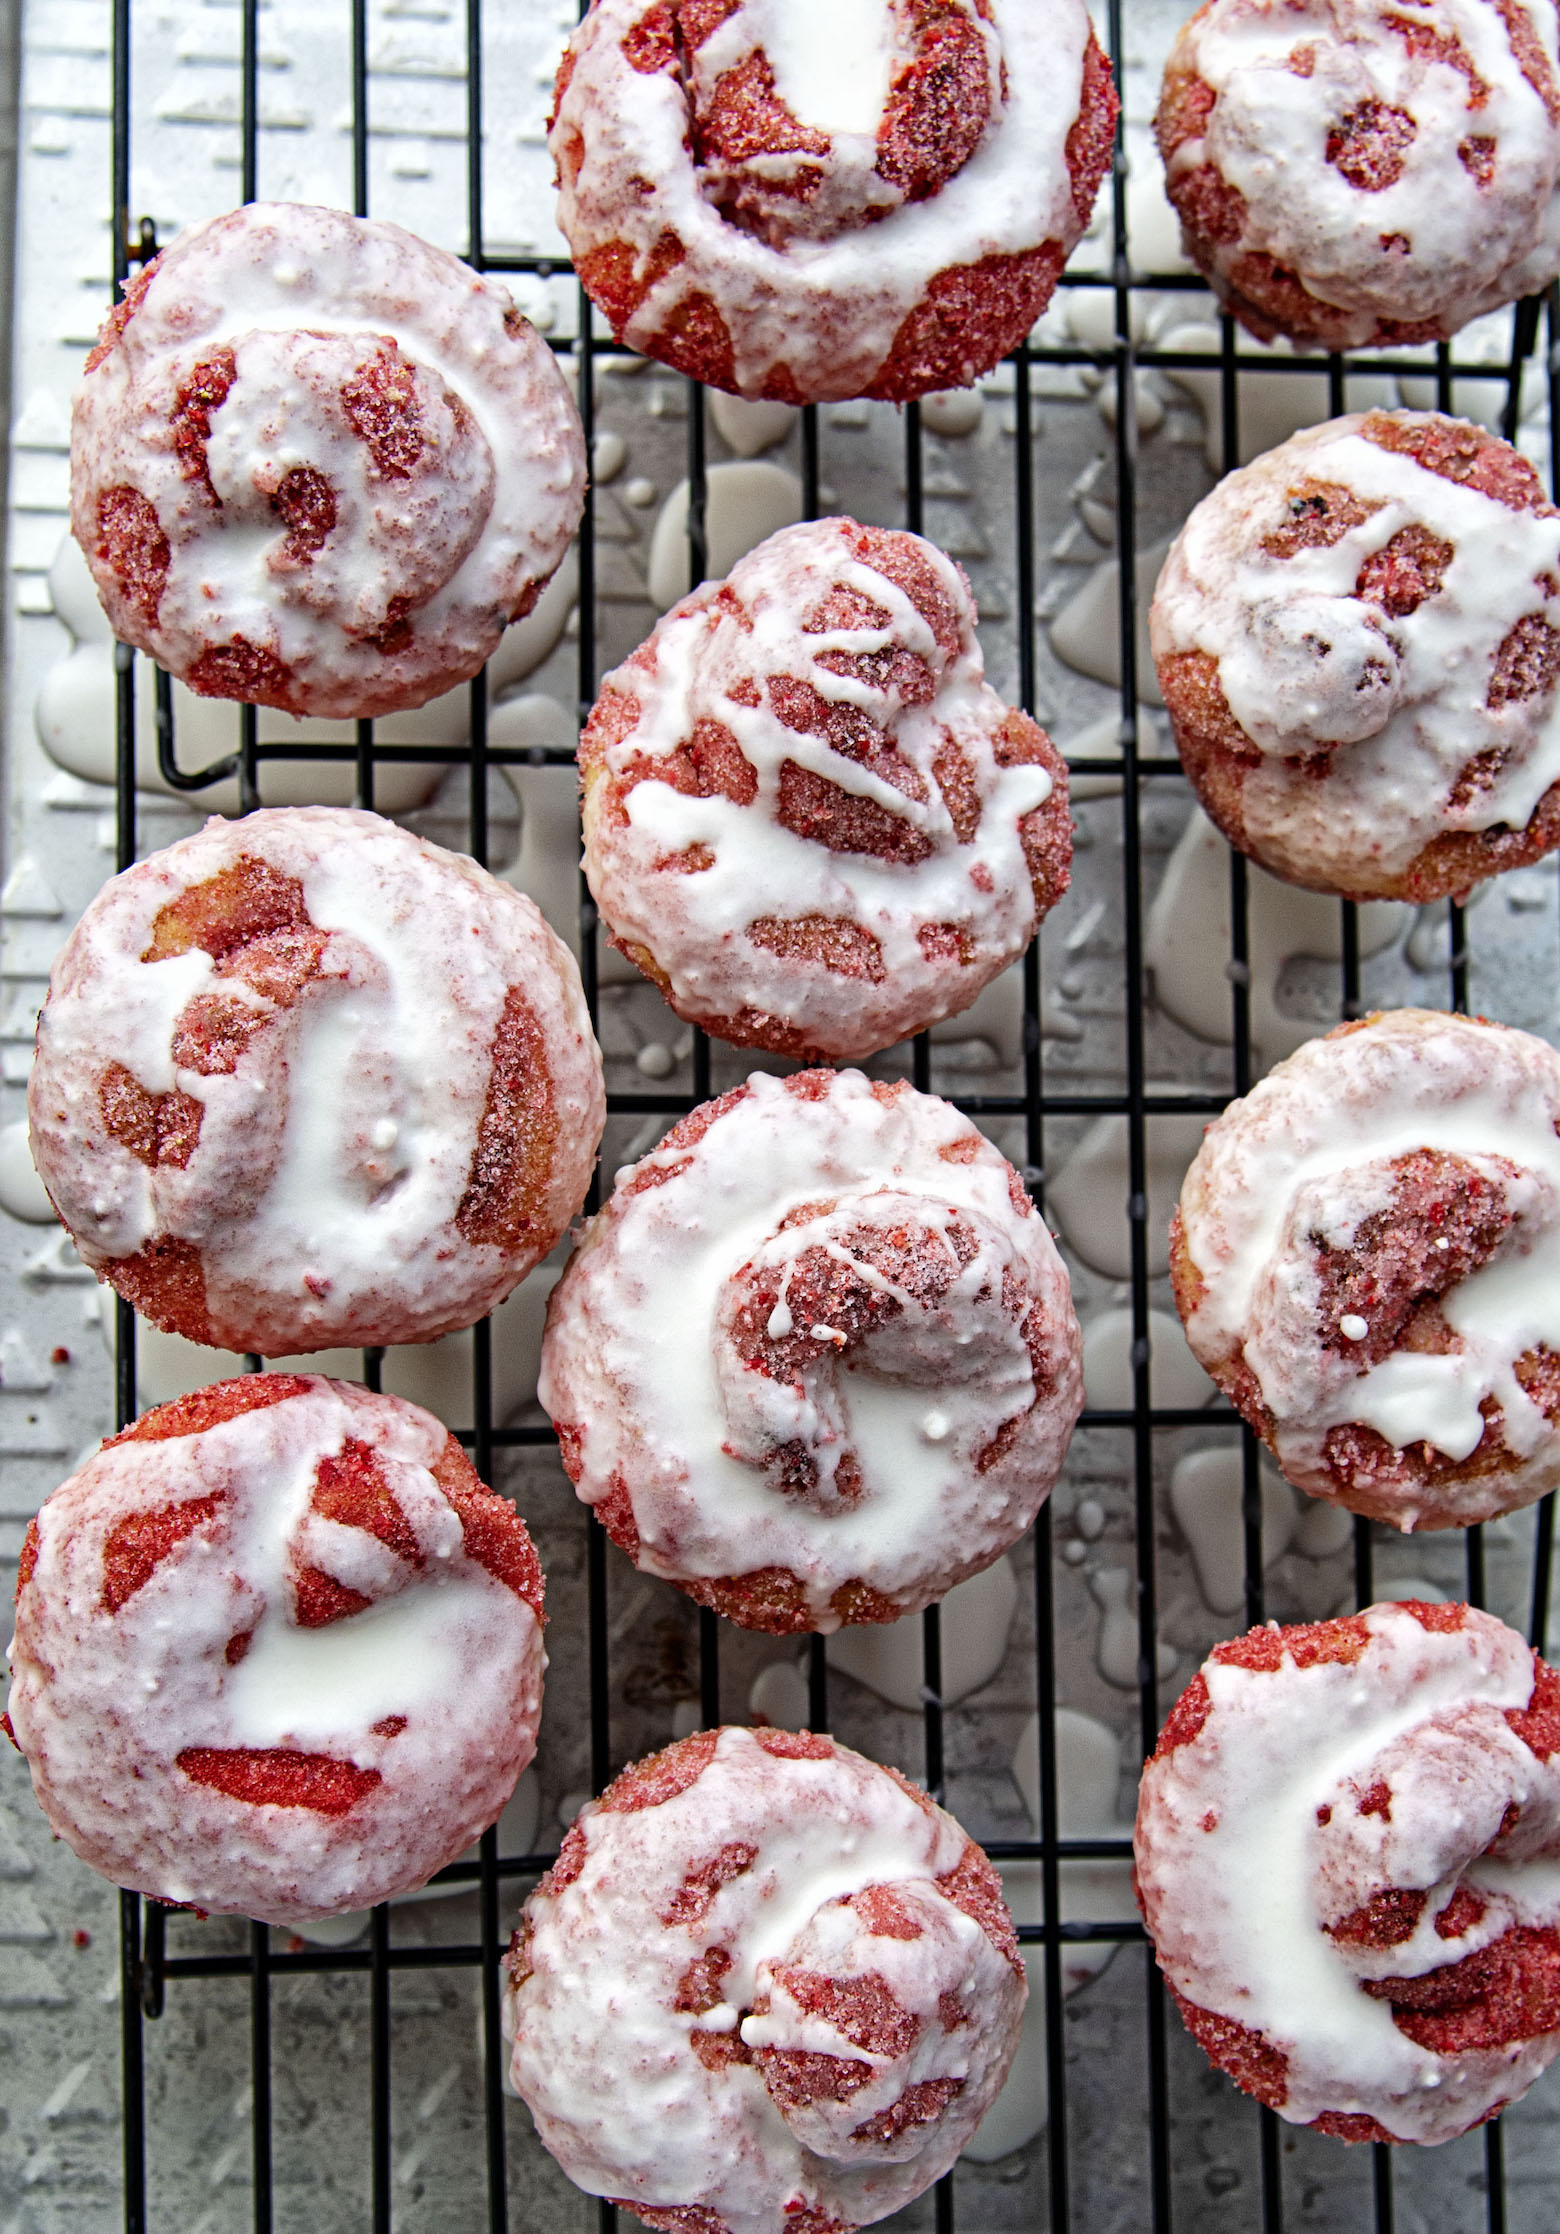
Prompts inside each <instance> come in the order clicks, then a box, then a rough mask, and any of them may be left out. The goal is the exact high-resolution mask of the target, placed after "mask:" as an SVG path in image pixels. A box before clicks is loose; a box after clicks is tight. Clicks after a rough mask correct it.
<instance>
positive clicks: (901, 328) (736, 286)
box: [551, 0, 1118, 404]
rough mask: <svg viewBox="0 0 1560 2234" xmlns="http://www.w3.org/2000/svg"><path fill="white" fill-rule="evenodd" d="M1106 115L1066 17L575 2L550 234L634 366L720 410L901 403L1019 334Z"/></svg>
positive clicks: (1046, 295) (1104, 97)
mask: <svg viewBox="0 0 1560 2234" xmlns="http://www.w3.org/2000/svg"><path fill="white" fill-rule="evenodd" d="M1117 106H1118V103H1117V99H1116V91H1115V87H1114V85H1113V84H1112V82H1111V75H1110V68H1109V65H1108V64H1107V62H1106V60H1105V57H1104V55H1103V54H1102V53H1101V52H1100V49H1099V46H1098V44H1097V42H1096V40H1095V37H1094V34H1093V32H1092V30H1091V29H1090V27H1089V18H1088V14H1087V11H1086V9H1085V7H1084V5H1083V0H1047V5H1046V6H1045V7H1044V8H1036V7H1034V6H1033V5H1032V4H1031V0H845V4H844V5H841V4H840V0H595V4H594V5H593V6H592V8H591V11H590V13H589V15H588V16H587V17H586V18H585V20H584V22H583V23H582V24H581V25H580V27H579V29H578V30H577V31H576V32H575V34H574V36H573V38H572V39H571V40H570V42H569V45H568V47H567V48H566V49H565V50H564V56H563V62H562V64H561V66H560V68H559V71H558V85H557V92H556V96H555V107H554V115H553V121H552V125H551V146H552V151H553V155H554V157H555V159H556V161H557V165H558V183H559V187H560V189H561V192H560V199H559V212H558V221H559V224H560V225H561V226H562V228H563V231H564V233H565V235H566V236H567V238H568V241H569V245H570V247H571V249H572V250H573V253H574V263H575V268H576V270H577V271H578V273H579V275H580V278H581V280H582V281H583V283H584V285H585V287H586V288H587V289H588V291H589V293H590V295H591V297H592V298H593V300H594V301H595V302H596V303H597V304H598V305H599V307H600V308H601V310H602V311H603V313H604V314H605V316H606V317H607V319H608V320H609V322H610V324H611V326H612V330H613V332H614V334H615V335H616V336H617V338H618V339H619V340H620V341H626V342H628V343H630V344H631V345H632V347H634V348H635V349H642V350H644V351H645V352H646V354H647V355H649V356H652V357H659V358H660V359H661V360H662V361H663V362H664V363H666V364H669V365H672V366H675V367H676V369H677V370H678V371H680V372H687V373H691V374H692V375H693V376H694V377H695V379H698V380H703V381H707V382H708V383H709V385H710V386H711V387H715V388H727V389H730V390H732V391H733V392H734V393H736V394H738V395H745V396H770V397H774V398H776V399H777V400H778V401H780V402H782V403H793V404H799V403H821V402H825V401H828V400H829V399H831V398H838V397H845V396H885V397H888V398H889V399H891V400H892V401H894V402H904V401H905V400H906V399H908V398H910V397H913V396H919V395H924V394H925V393H926V392H927V391H928V390H929V389H934V388H948V387H958V386H963V385H965V384H967V383H968V382H970V381H972V380H975V379H978V378H979V376H980V375H981V374H982V373H983V372H986V371H989V369H990V368H991V367H992V366H993V365H994V364H996V363H997V361H998V360H999V359H1000V358H1002V357H1004V356H1006V354H1007V352H1008V351H1009V350H1010V349H1012V348H1015V347H1016V346H1017V344H1018V343H1019V342H1020V341H1022V340H1023V338H1024V336H1025V334H1027V333H1028V331H1029V329H1030V327H1031V326H1032V325H1033V324H1034V321H1035V320H1036V318H1038V317H1039V315H1040V313H1041V311H1042V310H1043V309H1044V308H1045V306H1046V303H1047V302H1048V301H1049V300H1050V296H1051V291H1052V289H1053V288H1054V287H1055V285H1056V282H1057V279H1058V277H1059V276H1060V274H1061V269H1062V266H1063V264H1064V263H1065V262H1066V261H1067V258H1068V256H1069V254H1070V253H1071V251H1072V248H1073V246H1074V244H1075V242H1076V241H1077V240H1078V239H1079V238H1080V237H1081V235H1082V233H1083V230H1084V227H1085V226H1086V225H1087V224H1088V222H1089V216H1090V212H1091V211H1092V209H1093V207H1094V197H1095V195H1096V193H1097V192H1098V190H1099V184H1100V180H1101V179H1102V178H1103V177H1104V175H1105V172H1106V170H1107V169H1108V168H1109V165H1110V157H1111V146H1112V141H1113V136H1114V132H1115V124H1116V112H1117Z"/></svg>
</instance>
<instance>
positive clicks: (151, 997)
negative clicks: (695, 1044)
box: [28, 807, 605, 1357]
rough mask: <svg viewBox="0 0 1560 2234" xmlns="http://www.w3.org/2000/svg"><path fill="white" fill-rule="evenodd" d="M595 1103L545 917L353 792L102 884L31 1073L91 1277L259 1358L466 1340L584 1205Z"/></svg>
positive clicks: (579, 1002)
mask: <svg viewBox="0 0 1560 2234" xmlns="http://www.w3.org/2000/svg"><path fill="white" fill-rule="evenodd" d="M604 1113H605V1102H604V1097H603V1092H602V1080H601V1058H600V1055H599V1054H598V1052H597V1049H596V1042H595V1039H594V1037H593V1036H592V1033H591V1029H590V1018H589V1016H588V1014H587V1013H586V1008H585V1000H584V995H583V994H582V992H581V990H580V976H579V971H578V969H577V968H576V967H575V963H574V958H573V956H572V955H571V954H570V953H569V950H568V948H567V947H566V946H565V945H564V943H563V941H562V940H561V939H560V938H558V937H556V936H555V934H554V933H553V932H552V931H551V930H550V929H549V928H548V926H547V924H546V923H545V922H544V921H543V920H542V917H541V915H540V913H539V912H538V910H537V909H536V908H535V907H534V906H533V905H532V903H531V902H530V901H529V900H528V899H526V898H525V897H524V896H523V895H522V894H521V893H518V892H516V891H514V890H513V888H512V887H511V886H509V885H507V884H502V883H500V881H499V880H498V878H497V877H493V876H489V874H488V872H487V871H486V870H485V869H481V868H478V866H477V864H476V863H475V862H474V861H470V860H468V859H466V858H465V857H464V856H463V855H460V854H455V853H446V852H445V851H444V850H443V849H442V847H439V846H435V845H430V844H429V843H428V842H427V840H426V839H424V838H417V837H413V835H412V834H411V832H410V831H407V830H402V829H399V828H398V827H397V826H396V825H395V824H394V823H393V822H385V821H382V820H381V819H380V817H379V816H378V815H371V814H360V813H357V812H355V811H353V810H351V809H349V808H345V807H272V808H266V809H262V810H261V811H260V812H259V813H256V814H251V815H247V816H245V818H244V819H243V820H242V821H240V822H221V821H218V820H216V819H215V818H213V820H212V821H211V822H209V823H208V824H207V825H206V828H205V829H204V830H200V831H197V832H196V833H195V834H194V835H193V836H191V837H188V838H181V839H180V840H179V841H178V843H177V844H175V845H171V846H168V847H165V848H164V850H163V851H162V852H161V853H155V854H152V855H151V856H150V857H149V858H148V859H147V860H145V861H141V862H138V863H137V864H136V865H135V867H134V868H132V869H127V870H126V871H125V873H124V875H123V876H119V877H116V878H114V880H113V881H112V883H110V884H108V885H106V886H105V887H104V889H103V890H102V891H101V892H100V893H99V894H98V896H97V898H96V899H95V900H94V901H93V902H92V905H91V906H90V907H89V908H88V909H87V911H86V913H85V915H83V917H82V919H81V921H80V922H79V923H78V924H77V926H76V928H75V930H74V931H73V932H72V933H71V935H70V937H69V939H67V941H66V942H65V946H64V948H63V949H62V951H61V953H60V955H59V957H58V959H57V961H56V962H55V965H54V973H53V976H52V979H51V981H50V986H49V997H48V1000H47V1001H46V1003H45V1004H44V1009H43V1014H42V1016H41V1017H40V1018H39V1022H38V1054H37V1059H36V1061H35V1062H34V1064H33V1069H32V1077H31V1079H30V1081H29V1089H28V1114H29V1117H30V1119H31V1124H32V1148H33V1156H34V1160H35V1161H36V1163H37V1166H38V1170H39V1172H40V1173H41V1175H42V1177H43V1182H44V1185H45V1186H46V1187H47V1188H48V1190H49V1194H50V1198H51V1200H52V1201H53V1203H54V1205H55V1207H56V1209H57V1210H58V1211H59V1214H60V1216H61V1218H62V1219H63V1220H64V1222H65V1224H66V1225H67V1226H68V1227H69V1229H70V1231H71V1234H72V1237H73V1238H74V1240H75V1242H76V1246H77V1247H78V1248H79V1249H80V1251H81V1253H82V1255H83V1256H84V1257H85V1259H86V1261H87V1263H88V1264H89V1265H91V1266H92V1268H93V1270H94V1271H95V1272H97V1273H98V1274H99V1275H100V1277H103V1278H106V1279H108V1280H110V1281H111V1282H112V1283H113V1285H114V1286H115V1287H116V1288H117V1289H118V1291H119V1293H120V1294H121V1295H123V1296H125V1297H127V1298H128V1299H129V1301H131V1302H132V1303H133V1304H134V1305H135V1307H136V1309H137V1310H138V1311H140V1312H143V1313H144V1314H145V1316H146V1317H148V1318H150V1319H152V1320H154V1321H155V1322H156V1324H157V1325H158V1326H162V1327H167V1328H170V1329H171V1330H173V1331H174V1332H176V1333H179V1334H182V1335H184V1336H186V1337H187V1338H188V1339H189V1340H190V1341H192V1342H210V1343H213V1344H215V1345H216V1346H217V1347H219V1348H226V1349H232V1350H254V1351H258V1352H259V1353H260V1354H261V1355H262V1356H264V1357H291V1356H293V1355H296V1354H297V1353H298V1352H301V1351H309V1350H318V1349H323V1348H326V1347H327V1346H328V1345H330V1344H331V1343H336V1342H341V1343H351V1344H358V1343H376V1344H377V1343H385V1342H430V1341H432V1340H433V1339H434V1337H435V1336H436V1335H440V1334H446V1333H449V1332H450V1331H451V1330H452V1329H454V1328H457V1327H466V1326H470V1325H471V1324H472V1322H473V1320H475V1319H478V1318H480V1317H481V1316H482V1314H483V1312H484V1311H490V1310H492V1309H493V1307H494V1305H495V1304H497V1303H500V1302H501V1301H502V1300H503V1298H504V1297H505V1296H506V1295H508V1293H509V1291H510V1290H511V1288H513V1287H515V1286H517V1285H518V1283H519V1282H520V1281H521V1280H523V1279H524V1277H525V1275H526V1274H527V1272H529V1271H530V1269H531V1267H532V1266H533V1265H534V1264H536V1263H538V1262H539V1261H540V1259H541V1258H542V1257H544V1256H545V1255H546V1254H547V1252H548V1250H549V1249H551V1248H552V1247H553V1245H554V1243H555V1242H556V1241H557V1239H558V1237H559V1235H560V1234H561V1233H562V1232H563V1230H564V1228H565V1227H566V1226H567V1224H568V1222H569V1220H570V1219H571V1218H572V1217H573V1215H574V1213H575V1212H576V1211H577V1210H578V1208H579V1206H580V1204H581V1202H582V1201H583V1200H584V1198H585V1190H586V1187H587V1186H588V1185H589V1182H590V1175H591V1169H592V1165H593V1162H594V1158H595V1150H596V1143H597V1141H598V1140H599V1139H600V1137H601V1127H602V1121H603V1117H604Z"/></svg>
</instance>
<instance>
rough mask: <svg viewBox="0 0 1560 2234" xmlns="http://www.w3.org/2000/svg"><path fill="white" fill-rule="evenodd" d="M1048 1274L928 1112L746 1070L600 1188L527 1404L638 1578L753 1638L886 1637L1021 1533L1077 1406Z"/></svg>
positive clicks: (1059, 1293)
mask: <svg viewBox="0 0 1560 2234" xmlns="http://www.w3.org/2000/svg"><path fill="white" fill-rule="evenodd" d="M1080 1355H1081V1350H1080V1340H1079V1334H1078V1322H1077V1319H1076V1318H1075V1317H1074V1315H1073V1307H1072V1298H1071V1294H1070V1292H1069V1288H1068V1282H1067V1274H1066V1271H1065V1269H1064V1267H1063V1265H1062V1261H1061V1258H1060V1257H1059V1256H1058V1255H1057V1252H1056V1249H1055V1246H1054V1244H1053V1243H1052V1240H1051V1236H1050V1234H1049V1233H1048V1232H1047V1231H1046V1226H1045V1221H1044V1219H1042V1218H1041V1217H1039V1216H1038V1214H1037V1213H1036V1211H1035V1208H1034V1205H1033V1204H1032V1203H1031V1201H1030V1200H1029V1197H1028V1195H1027V1194H1026V1193H1025V1191H1024V1186H1023V1182H1022V1181H1021V1180H1020V1178H1019V1176H1018V1174H1017V1172H1016V1171H1014V1170H1013V1168H1012V1166H1011V1165H1010V1164H1009V1163H1007V1162H1006V1161H1005V1160H1004V1158H1003V1157H1002V1156H1000V1155H999V1154H998V1153H997V1151H996V1149H995V1148H993V1147H992V1145H991V1143H990V1142H989V1141H988V1140H987V1139H985V1137H984V1136H983V1135H982V1134H981V1133H979V1132H977V1131H976V1129H975V1127H974V1126H973V1125H972V1124H971V1123H970V1121H969V1119H968V1118H966V1117H961V1116H960V1115H959V1114H958V1112H957V1111H956V1110H955V1109H953V1108H951V1107H950V1106H949V1104H948V1103H947V1102H943V1101H937V1100H935V1099H934V1098H933V1097H932V1096H931V1095H930V1094H918V1093H916V1092H915V1091H914V1089H913V1088H912V1087H910V1086H907V1085H905V1084H903V1083H900V1084H896V1085H891V1086H888V1085H881V1084H875V1083H872V1082H869V1081H868V1080H867V1079H865V1078H863V1077H862V1075H861V1073H860V1072H859V1071H803V1072H801V1073H799V1074H797V1075H795V1076H793V1077H790V1078H785V1079H776V1078H770V1077H767V1076H765V1075H764V1074H762V1073H760V1074H758V1075H756V1076H754V1077H753V1078H750V1079H749V1080H748V1082H747V1084H746V1085H745V1086H739V1087H737V1088H736V1090H735V1091H734V1092H733V1093H729V1094H723V1095H722V1096H721V1098H720V1100H719V1101H713V1102H706V1103H705V1105H704V1106H703V1108H701V1109H696V1110H695V1111H694V1112H693V1114H692V1115H691V1116H689V1117H685V1118H684V1119H683V1120H682V1122H681V1123H680V1124H677V1125H674V1126H673V1127H672V1130H671V1131H670V1132H669V1133H668V1134H667V1135H666V1137H665V1139H664V1140H663V1141H662V1142H661V1144H660V1146H659V1147H658V1148H655V1149H652V1150H651V1152H650V1154H649V1155H648V1156H646V1157H644V1158H643V1159H642V1161H641V1162H639V1163H637V1164H635V1165H633V1166H632V1168H631V1169H629V1170H627V1171H625V1172H622V1173H620V1174H619V1178H618V1184H617V1187H616V1189H615V1191H614V1193H613V1196H612V1199H611V1201H610V1202H609V1203H608V1204H607V1207H606V1208H605V1209H604V1210H603V1211H601V1212H600V1214H599V1215H598V1216H597V1217H596V1218H595V1219H594V1220H593V1221H592V1223H591V1224H590V1225H589V1226H588V1227H587V1228H586V1231H585V1234H584V1237H583V1239H582V1240H581V1243H580V1246H579V1248H578V1250H577V1251H576V1252H575V1255H574V1257H573V1259H572V1261H571V1262H570V1264H569V1267H568V1270H567V1271H566V1272H565V1274H564V1276H563V1278H562V1280H561V1281H560V1282H559V1284H558V1286H557V1287H556V1288H555V1289H554V1290H553V1294H552V1298H551V1301H550V1303H549V1305H548V1312H547V1334H546V1339H545V1341H544V1343H543V1347H542V1371H541V1378H540V1381H539V1383H538V1393H539V1395H540V1397H541V1400H542V1403H543V1404H544V1405H545V1406H546V1408H547V1410H548V1412H549V1413H550V1414H551V1416H552V1418H553V1420H554V1422H555V1423H556V1425H557V1429H558V1438H559V1441H560V1443H561V1445H562V1449H563V1463H564V1465H565V1467H566V1468H567V1469H568V1473H569V1477H570V1479H571V1480H572V1481H573V1483H574V1486H575V1488H576V1490H577V1491H578V1492H579V1495H580V1496H581V1497H582V1498H583V1499H584V1501H585V1502H586V1503H587V1504H588V1505H593V1506H594V1507H595V1508H596V1511H597V1513H598V1514H599V1516H600V1518H601V1520H602V1521H603V1523H604V1524H605V1526H606V1528H607V1529H608V1531H609V1532H610V1533H611V1535H612V1536H613V1537H614V1538H615V1539H616V1541H617V1542H618V1543H619V1544H620V1545H621V1546H622V1547H623V1549H624V1550H625V1551H626V1552H627V1553H628V1555H629V1557H630V1558H631V1559H632V1560H633V1561H634V1562H635V1564H636V1565H637V1566H638V1567H640V1568H641V1569H642V1570H643V1571H644V1572H645V1573H647V1574H653V1575H664V1576H665V1577H666V1578H667V1579H668V1580H669V1581H672V1582H675V1583H676V1584H678V1586H679V1587H680V1588H681V1589H683V1590H685V1591H687V1593H688V1595H689V1596H690V1597H692V1598H696V1599H697V1600H698V1601H699V1602H700V1604H701V1605H707V1606H713V1607H714V1608H715V1609H716V1610H717V1611H718V1612H720V1613H723V1614H725V1615H726V1616H727V1617H728V1618H729V1619H730V1620H733V1621H737V1622H741V1623H742V1624H743V1625H744V1626H745V1627H747V1628H751V1629H768V1630H773V1631H777V1632H784V1631H792V1630H827V1629H837V1628H838V1627H839V1626H840V1624H841V1623H842V1622H847V1621H894V1620H897V1619H898V1618H899V1617H900V1615H902V1614H906V1613H913V1612H915V1611H916V1610H917V1609H918V1608H919V1607H922V1606H925V1605H929V1604H930V1603H931V1602H932V1601H933V1600H934V1599H937V1598H941V1597H942V1596H944V1594H945V1593H946V1592H947V1591H949V1590H951V1589H952V1588H953V1586H954V1584H955V1583H957V1582H962V1581H963V1580H964V1579H965V1577H966V1576H967V1575H972V1574H975V1573H977V1572H978V1571H979V1570H980V1569H981V1568H983V1567H989V1566H990V1564H991V1562H992V1561H993V1560H994V1559H995V1558H997V1556H998V1555H999V1553H1001V1552H1003V1551H1005V1550H1006V1548H1007V1547H1008V1545H1009V1544H1011V1543H1014V1542H1015V1541H1016V1540H1017V1539H1018V1537H1019V1536H1021V1535H1022V1534H1023V1532H1024V1530H1025V1529H1026V1528H1027V1527H1028V1526H1029V1524H1030V1522H1031V1521H1032V1520H1033V1519H1034V1517H1035V1514H1036V1513H1037V1512H1038V1511H1039V1509H1040V1506H1041V1505H1042V1504H1043V1503H1044V1501H1045V1499H1046V1497H1047V1496H1048V1495H1049V1494H1050V1491H1051V1487H1052V1485H1053V1483H1054V1482H1055V1480H1056V1477H1057V1474H1058V1473H1059V1472H1060V1470H1061V1464H1062V1460H1063V1457H1064V1456H1065V1454H1066V1450H1067V1445H1068V1441H1069V1439H1070V1437H1071V1435H1072V1431H1073V1427H1074V1424H1075V1423H1076V1421H1077V1417H1078V1413H1079V1410H1080V1408H1081V1406H1082V1403H1083V1381H1082V1369H1081V1365H1080Z"/></svg>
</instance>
